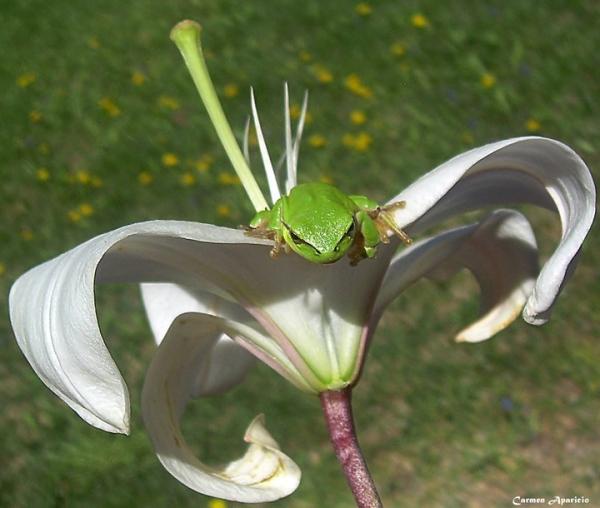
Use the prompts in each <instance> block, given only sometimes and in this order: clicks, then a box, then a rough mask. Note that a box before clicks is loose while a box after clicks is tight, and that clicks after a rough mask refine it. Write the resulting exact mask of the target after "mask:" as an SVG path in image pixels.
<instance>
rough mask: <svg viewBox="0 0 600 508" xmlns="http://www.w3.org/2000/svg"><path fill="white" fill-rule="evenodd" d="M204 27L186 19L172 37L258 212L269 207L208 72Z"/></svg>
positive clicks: (177, 27) (173, 32) (178, 24)
mask: <svg viewBox="0 0 600 508" xmlns="http://www.w3.org/2000/svg"><path fill="white" fill-rule="evenodd" d="M201 30H202V28H201V27H200V25H199V24H198V23H196V22H195V21H190V20H185V21H181V22H180V23H177V25H175V26H174V27H173V30H171V40H172V41H173V42H174V43H175V44H176V45H177V47H178V48H179V51H180V52H181V54H182V56H183V60H184V61H185V64H186V66H187V68H188V70H189V71H190V74H191V75H192V79H193V80H194V84H195V85H196V89H197V90H198V93H199V94H200V98H201V99H202V102H203V103H204V106H205V107H206V111H207V112H208V116H209V117H210V119H211V121H212V123H213V125H214V127H215V130H216V131H217V135H218V136H219V139H220V140H221V143H222V145H223V148H225V152H227V156H228V157H229V160H230V161H231V164H232V165H233V168H234V169H235V172H236V173H237V175H238V176H239V177H240V180H241V182H242V185H243V186H244V189H245V190H246V193H247V194H248V197H249V198H250V201H252V205H253V206H254V208H255V209H256V211H257V212H259V211H261V210H265V209H268V208H269V205H268V204H267V201H266V200H265V197H264V196H263V193H262V192H261V190H260V187H259V186H258V184H257V183H256V180H255V179H254V176H253V175H252V172H251V171H250V168H249V167H248V164H246V159H244V156H243V154H242V151H241V150H240V147H239V145H238V143H237V141H236V139H235V136H234V135H233V132H232V131H231V127H230V126H229V123H228V122H227V118H225V113H223V108H222V107H221V103H220V102H219V98H218V97H217V94H216V92H215V87H214V85H213V83H212V81H211V79H210V76H209V74H208V69H207V67H206V62H205V60H204V55H203V54H202V46H201V44H200V31H201Z"/></svg>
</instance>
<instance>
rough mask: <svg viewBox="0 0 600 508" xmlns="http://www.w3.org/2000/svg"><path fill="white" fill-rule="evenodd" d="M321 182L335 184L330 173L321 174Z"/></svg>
mask: <svg viewBox="0 0 600 508" xmlns="http://www.w3.org/2000/svg"><path fill="white" fill-rule="evenodd" d="M319 182H323V183H328V184H329V185H331V184H333V178H331V176H329V175H321V176H320V177H319Z"/></svg>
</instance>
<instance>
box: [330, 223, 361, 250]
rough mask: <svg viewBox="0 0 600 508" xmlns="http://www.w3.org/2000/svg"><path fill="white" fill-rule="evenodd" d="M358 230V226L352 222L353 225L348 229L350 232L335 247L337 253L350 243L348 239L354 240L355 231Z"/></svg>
mask: <svg viewBox="0 0 600 508" xmlns="http://www.w3.org/2000/svg"><path fill="white" fill-rule="evenodd" d="M355 230H356V224H355V223H354V221H353V222H352V224H350V227H349V228H348V230H347V231H346V233H345V234H344V236H342V237H341V238H340V240H339V241H338V243H337V245H336V246H335V249H334V250H335V251H339V250H340V248H342V247H343V246H344V245H343V244H346V243H347V242H348V239H352V238H354V231H355Z"/></svg>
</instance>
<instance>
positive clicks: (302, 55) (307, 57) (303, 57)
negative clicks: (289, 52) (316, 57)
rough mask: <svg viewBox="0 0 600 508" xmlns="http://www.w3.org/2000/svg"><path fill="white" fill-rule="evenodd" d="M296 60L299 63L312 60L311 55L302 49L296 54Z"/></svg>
mask: <svg viewBox="0 0 600 508" xmlns="http://www.w3.org/2000/svg"><path fill="white" fill-rule="evenodd" d="M298 58H299V59H300V61H301V62H304V63H307V62H310V61H311V60H312V55H311V54H310V53H309V52H308V51H306V50H304V49H303V50H302V51H300V53H298Z"/></svg>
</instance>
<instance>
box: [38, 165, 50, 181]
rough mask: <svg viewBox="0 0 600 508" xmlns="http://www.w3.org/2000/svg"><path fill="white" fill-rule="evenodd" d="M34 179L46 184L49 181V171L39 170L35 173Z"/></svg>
mask: <svg viewBox="0 0 600 508" xmlns="http://www.w3.org/2000/svg"><path fill="white" fill-rule="evenodd" d="M35 177H36V179H37V180H38V181H39V182H47V181H48V180H50V171H48V170H47V169H46V168H39V169H38V170H37V171H36V172H35Z"/></svg>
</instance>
